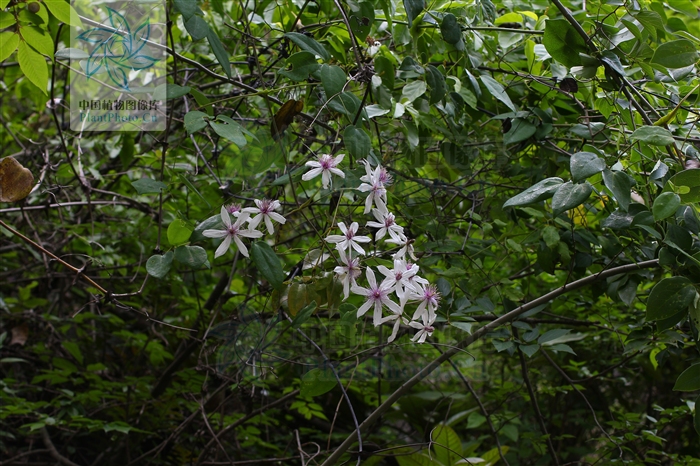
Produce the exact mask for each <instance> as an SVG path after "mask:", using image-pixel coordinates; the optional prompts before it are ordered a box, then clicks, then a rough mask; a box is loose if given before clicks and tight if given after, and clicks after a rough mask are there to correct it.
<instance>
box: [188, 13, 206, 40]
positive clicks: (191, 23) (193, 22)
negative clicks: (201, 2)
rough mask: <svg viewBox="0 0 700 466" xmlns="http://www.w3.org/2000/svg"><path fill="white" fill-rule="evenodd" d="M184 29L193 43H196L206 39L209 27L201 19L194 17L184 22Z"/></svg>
mask: <svg viewBox="0 0 700 466" xmlns="http://www.w3.org/2000/svg"><path fill="white" fill-rule="evenodd" d="M185 29H187V32H189V33H190V36H192V40H193V41H198V40H201V39H204V38H205V37H207V34H209V25H208V24H207V22H206V21H204V19H202V18H201V17H199V16H197V15H194V16H190V18H189V19H188V20H187V21H185Z"/></svg>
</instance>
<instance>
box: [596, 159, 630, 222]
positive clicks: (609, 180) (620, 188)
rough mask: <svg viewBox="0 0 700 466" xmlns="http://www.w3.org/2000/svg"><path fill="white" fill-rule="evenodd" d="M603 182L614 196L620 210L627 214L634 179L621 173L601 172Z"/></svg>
mask: <svg viewBox="0 0 700 466" xmlns="http://www.w3.org/2000/svg"><path fill="white" fill-rule="evenodd" d="M603 182H604V183H605V187H607V188H608V189H609V190H610V192H611V193H612V194H613V196H615V200H616V201H617V203H618V205H619V206H620V209H622V210H623V211H625V212H627V209H629V205H630V202H632V185H633V182H634V179H633V178H631V177H630V176H629V175H628V174H627V173H625V172H622V171H612V170H608V169H605V170H603Z"/></svg>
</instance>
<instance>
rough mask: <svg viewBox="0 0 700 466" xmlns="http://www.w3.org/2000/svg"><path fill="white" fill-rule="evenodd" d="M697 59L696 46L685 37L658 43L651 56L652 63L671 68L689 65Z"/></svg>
mask: <svg viewBox="0 0 700 466" xmlns="http://www.w3.org/2000/svg"><path fill="white" fill-rule="evenodd" d="M696 14H697V13H696ZM697 61H698V51H697V47H696V45H695V44H693V43H692V42H691V41H689V40H687V39H679V40H672V41H671V42H665V43H663V44H661V45H659V47H658V48H657V49H656V50H655V51H654V56H653V57H652V58H651V63H652V64H656V65H661V66H664V67H666V68H671V69H675V68H683V67H686V66H691V65H694V64H695V62H697Z"/></svg>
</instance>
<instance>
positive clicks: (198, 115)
mask: <svg viewBox="0 0 700 466" xmlns="http://www.w3.org/2000/svg"><path fill="white" fill-rule="evenodd" d="M208 118H209V116H208V115H207V114H206V113H204V112H198V111H196V110H195V111H192V112H187V113H186V114H185V129H186V130H187V132H188V133H189V134H192V133H196V132H197V131H199V130H200V129H202V128H206V127H207V120H208Z"/></svg>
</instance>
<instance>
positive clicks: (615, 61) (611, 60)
mask: <svg viewBox="0 0 700 466" xmlns="http://www.w3.org/2000/svg"><path fill="white" fill-rule="evenodd" d="M600 61H602V62H603V63H605V64H606V65H608V66H609V67H610V68H611V69H612V70H614V71H615V72H616V73H617V74H618V75H620V76H625V75H626V74H627V73H625V69H624V68H623V67H622V63H621V62H620V57H618V56H617V55H615V54H614V53H612V52H610V51H605V52H603V55H602V56H601V57H600Z"/></svg>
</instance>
